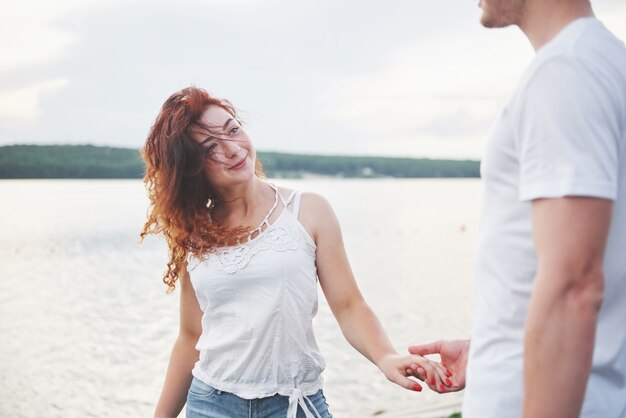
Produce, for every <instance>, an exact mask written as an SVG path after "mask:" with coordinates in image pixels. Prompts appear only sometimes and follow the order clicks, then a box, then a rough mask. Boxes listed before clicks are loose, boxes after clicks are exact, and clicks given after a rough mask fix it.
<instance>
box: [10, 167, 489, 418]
mask: <svg viewBox="0 0 626 418" xmlns="http://www.w3.org/2000/svg"><path fill="white" fill-rule="evenodd" d="M277 183H278V184H279V185H284V186H287V187H293V188H298V189H301V190H304V191H313V192H317V193H320V194H323V195H324V196H326V198H327V199H328V200H329V201H330V202H331V204H332V205H333V207H334V209H335V211H336V212H337V216H338V217H339V220H340V222H341V225H342V229H343V234H344V239H345V243H346V247H347V250H348V254H349V256H350V260H351V263H352V268H353V270H354V272H355V275H356V277H357V280H358V282H359V285H360V287H361V290H362V292H363V294H364V295H365V297H366V299H367V301H368V302H369V304H370V305H371V306H372V308H373V309H374V311H375V312H376V313H377V314H378V316H379V318H380V319H381V321H382V323H383V325H384V326H385V328H386V329H387V331H388V333H389V335H390V337H391V340H392V341H393V343H394V345H395V346H396V347H397V349H398V350H399V351H401V352H404V351H405V350H406V347H407V346H408V345H410V344H412V343H418V342H426V341H430V340H433V339H437V338H441V337H452V338H458V337H467V336H469V333H470V327H471V321H470V312H471V305H472V256H473V251H474V241H475V236H476V230H477V226H478V209H479V206H480V194H481V186H480V183H479V181H477V180H395V179H394V180H387V179H384V180H334V179H333V180H325V179H324V180H290V181H282V180H279V181H277ZM0 202H1V205H0V277H2V280H3V286H2V288H1V289H0V335H2V344H0V416H3V417H5V416H6V417H42V416H45V417H89V416H93V417H115V418H118V417H148V416H152V413H153V410H154V405H155V403H156V400H157V398H158V395H159V392H160V390H161V385H162V383H163V378H164V375H165V369H166V367H167V361H168V359H169V354H170V349H171V346H172V344H173V342H174V340H175V338H176V335H177V326H178V306H177V304H178V295H177V293H176V294H172V295H166V294H165V286H164V285H163V284H162V283H161V282H160V278H161V275H162V272H163V270H164V267H165V262H166V261H167V249H166V247H165V245H164V242H163V241H162V240H160V239H157V238H150V239H147V240H146V242H144V244H141V245H140V244H138V233H139V231H140V229H141V227H142V225H143V222H144V220H145V215H146V210H147V199H146V197H145V192H144V189H143V184H142V183H141V181H138V180H101V181H98V180H28V181H27V180H18V181H0ZM315 329H316V335H317V339H318V343H319V345H320V348H321V350H322V353H323V354H324V355H325V357H326V360H327V363H328V367H327V369H326V371H325V372H324V376H325V379H326V383H325V392H326V396H327V398H328V401H329V404H330V406H331V411H332V412H333V413H334V415H335V416H336V417H338V418H343V417H348V418H350V417H369V416H382V417H384V416H391V415H393V414H397V413H407V412H409V411H419V410H421V409H424V408H428V407H431V406H436V405H438V404H449V403H450V402H455V401H460V399H461V395H459V394H456V395H448V396H445V397H442V396H440V395H437V394H434V393H432V392H429V391H428V389H425V391H424V392H422V393H413V392H408V391H405V390H404V389H402V388H399V387H397V386H395V385H392V384H390V383H388V382H387V381H386V379H385V378H384V377H383V375H382V374H381V373H380V372H379V371H378V370H377V369H376V367H375V366H373V365H372V364H371V363H369V362H368V361H367V360H366V359H365V358H363V357H361V356H360V355H359V354H358V353H357V352H356V351H355V350H354V349H352V347H351V346H350V345H349V344H348V343H347V342H346V341H345V340H344V338H343V337H342V334H341V331H340V329H339V327H338V325H337V323H336V322H335V320H334V318H333V317H332V314H331V313H330V310H329V308H328V305H327V304H326V301H325V300H324V297H323V295H322V294H321V292H320V310H319V314H318V316H317V318H316V320H315ZM181 416H182V414H181Z"/></svg>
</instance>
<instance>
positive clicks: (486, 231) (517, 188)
mask: <svg viewBox="0 0 626 418" xmlns="http://www.w3.org/2000/svg"><path fill="white" fill-rule="evenodd" d="M625 149H626V49H625V48H624V45H623V44H622V43H621V42H619V41H618V40H616V39H615V38H614V37H613V36H612V35H611V34H610V33H609V32H608V31H606V29H605V28H604V26H603V25H602V24H601V23H600V22H598V21H597V20H595V18H583V19H578V20H575V21H574V22H572V23H570V24H569V25H568V26H567V27H566V28H564V29H563V30H562V31H561V32H560V33H559V34H558V35H557V36H556V37H555V38H554V39H553V40H552V41H551V42H549V43H548V44H546V45H544V46H543V47H542V48H541V49H540V50H539V51H538V54H537V57H536V59H535V61H534V62H533V64H532V65H531V66H530V68H529V69H528V71H527V73H526V75H525V76H524V78H523V79H522V81H521V83H520V85H519V87H518V90H517V91H516V92H515V93H514V94H513V95H512V97H511V99H510V100H509V101H508V103H507V105H506V106H505V109H504V110H503V112H502V114H501V115H500V117H499V118H498V120H497V121H496V123H495V124H494V126H493V130H492V133H491V138H490V142H489V145H488V149H487V152H486V155H485V157H484V159H483V163H482V167H481V171H482V176H483V179H484V182H485V201H484V209H483V219H482V224H481V233H480V237H479V242H478V252H477V259H476V285H475V289H476V293H475V316H474V332H473V338H472V346H471V351H470V361H469V366H468V380H467V393H466V399H465V404H464V411H463V412H464V414H463V416H464V417H469V418H472V417H481V418H483V417H498V418H500V417H519V416H520V415H521V409H522V400H523V349H524V326H525V320H526V316H527V313H528V306H529V301H530V298H531V294H532V291H533V288H534V279H535V276H536V274H537V256H536V250H535V245H534V241H533V228H532V203H531V202H532V200H534V199H539V198H559V197H564V196H586V197H594V198H600V199H610V200H613V201H614V206H613V219H612V223H611V230H610V234H609V239H608V245H607V249H606V253H605V269H604V272H605V297H604V304H603V307H602V310H601V311H600V315H599V319H598V327H597V336H596V344H595V349H594V358H593V366H592V372H591V375H590V378H589V383H588V386H587V392H586V397H585V403H584V406H583V413H582V415H581V416H583V417H596V416H597V417H603V418H604V417H626V382H625V381H624V379H625V378H626V377H625V376H626V324H625V323H624V321H626V302H624V301H626V256H625V255H626V254H625V253H624V251H626V250H625V249H626V154H625ZM553 373H554V374H555V375H557V374H558V373H559V369H558V368H557V367H555V369H554V370H553ZM554 390H555V391H558V390H559V388H558V387H555V388H554Z"/></svg>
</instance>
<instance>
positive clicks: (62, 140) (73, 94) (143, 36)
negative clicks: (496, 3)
mask: <svg viewBox="0 0 626 418" xmlns="http://www.w3.org/2000/svg"><path fill="white" fill-rule="evenodd" d="M592 4H593V6H594V10H595V13H596V16H597V17H598V18H599V19H600V20H602V21H603V22H604V23H605V25H606V26H607V27H608V28H609V29H610V30H611V31H612V32H613V33H614V34H615V35H617V36H618V37H619V38H620V39H622V40H626V1H623V0H597V1H592ZM479 17H480V9H479V8H478V7H477V1H475V0H474V1H466V0H440V1H426V0H390V1H387V2H381V1H373V0H317V1H315V2H304V1H296V0H290V1H289V0H202V1H201V0H182V1H178V2H172V1H160V0H151V1H147V0H137V1H133V0H126V1H120V0H106V1H105V0H57V1H54V2H50V1H44V0H21V1H20V2H15V1H11V0H0V57H2V58H1V59H0V146H1V145H9V144H94V145H108V146H115V147H126V148H139V147H141V146H142V144H143V143H144V141H145V138H146V135H147V134H148V131H149V128H150V126H151V124H152V123H153V121H154V119H155V117H156V115H157V113H158V111H159V109H160V107H161V105H162V104H163V102H164V101H165V99H166V98H167V97H168V96H169V95H170V94H172V93H173V92H175V91H177V90H179V89H181V88H183V87H186V86H189V85H195V86H197V87H202V88H204V89H206V90H207V91H208V92H209V93H211V94H212V95H214V96H217V97H221V98H226V99H228V100H230V101H231V102H232V103H233V104H234V105H235V107H236V108H237V109H238V110H239V112H240V113H239V114H240V116H241V118H242V119H243V120H244V122H245V124H246V125H245V126H246V129H247V130H248V131H249V132H250V134H251V136H252V138H253V141H254V143H255V145H256V147H257V149H259V150H262V151H280V152H291V153H309V154H340V155H385V156H403V157H430V158H453V159H465V158H470V159H479V158H480V157H481V155H482V152H483V148H484V144H485V140H486V137H487V134H488V130H489V126H490V124H491V121H492V120H493V119H494V117H495V116H496V115H497V112H498V110H499V109H500V107H501V105H502V104H503V102H504V101H505V99H506V98H507V96H508V94H509V93H510V92H511V91H512V90H513V89H514V88H515V85H516V82H517V80H518V78H519V77H520V76H521V75H522V73H523V72H524V69H525V68H526V66H527V65H528V64H529V63H530V61H531V60H532V58H533V55H534V52H533V50H532V48H531V46H530V43H529V42H528V40H527V38H526V37H525V36H524V35H523V33H522V32H521V31H520V30H519V29H518V28H516V27H511V28H506V29H491V30H487V29H484V28H482V27H481V25H480V24H479Z"/></svg>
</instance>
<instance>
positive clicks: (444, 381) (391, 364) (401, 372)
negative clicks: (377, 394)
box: [377, 353, 458, 392]
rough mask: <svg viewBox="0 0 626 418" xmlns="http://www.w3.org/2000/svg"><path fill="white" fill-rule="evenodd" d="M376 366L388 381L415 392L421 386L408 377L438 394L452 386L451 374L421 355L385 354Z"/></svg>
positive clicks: (440, 365)
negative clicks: (423, 383)
mask: <svg viewBox="0 0 626 418" xmlns="http://www.w3.org/2000/svg"><path fill="white" fill-rule="evenodd" d="M377 365H378V368H379V369H380V371H382V372H383V374H384V375H385V377H386V378H387V379H388V380H389V381H391V382H393V383H396V384H397V385H399V386H402V387H403V388H405V389H409V390H414V391H417V392H421V391H422V386H421V385H420V384H419V383H417V382H416V381H415V380H412V379H409V376H413V377H417V378H418V379H420V380H423V381H424V382H426V383H427V384H428V386H429V387H430V388H431V389H433V390H436V391H438V392H444V391H446V389H445V388H446V387H450V386H452V385H453V384H454V382H453V381H452V380H450V379H451V376H452V373H451V372H450V371H449V370H447V369H446V368H445V367H444V366H443V365H442V364H440V363H437V362H435V361H431V360H429V359H427V358H424V357H422V356H421V355H412V356H401V355H399V354H395V353H394V354H386V355H384V356H383V357H381V359H380V360H379V361H378V363H377ZM438 389H439V390H438ZM457 390H458V389H457Z"/></svg>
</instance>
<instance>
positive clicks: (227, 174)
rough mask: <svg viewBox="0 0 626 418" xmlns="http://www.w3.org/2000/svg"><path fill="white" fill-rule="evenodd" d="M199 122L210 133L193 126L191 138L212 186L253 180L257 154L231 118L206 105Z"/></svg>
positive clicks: (223, 111) (242, 131) (238, 125)
mask: <svg viewBox="0 0 626 418" xmlns="http://www.w3.org/2000/svg"><path fill="white" fill-rule="evenodd" d="M200 122H201V123H202V124H203V125H204V126H206V127H208V128H209V129H210V132H209V131H207V130H206V129H203V128H201V127H196V128H195V129H194V134H193V139H194V140H195V141H196V142H198V143H199V144H200V146H201V147H202V149H203V150H204V156H205V161H206V164H205V173H206V175H207V178H208V180H209V182H210V183H211V185H212V186H213V187H215V188H217V189H223V188H228V187H229V186H234V185H237V184H241V183H244V182H247V181H249V180H250V179H251V178H252V177H254V165H255V162H256V152H255V150H254V147H253V146H252V143H251V142H250V138H249V137H248V134H247V133H246V132H245V131H244V130H243V128H242V127H241V125H240V124H239V122H238V121H237V120H236V119H235V118H234V116H233V115H231V114H230V113H229V112H228V111H226V110H224V109H222V108H221V107H219V106H209V107H208V108H207V109H206V110H205V111H204V113H203V114H202V116H201V117H200Z"/></svg>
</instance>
